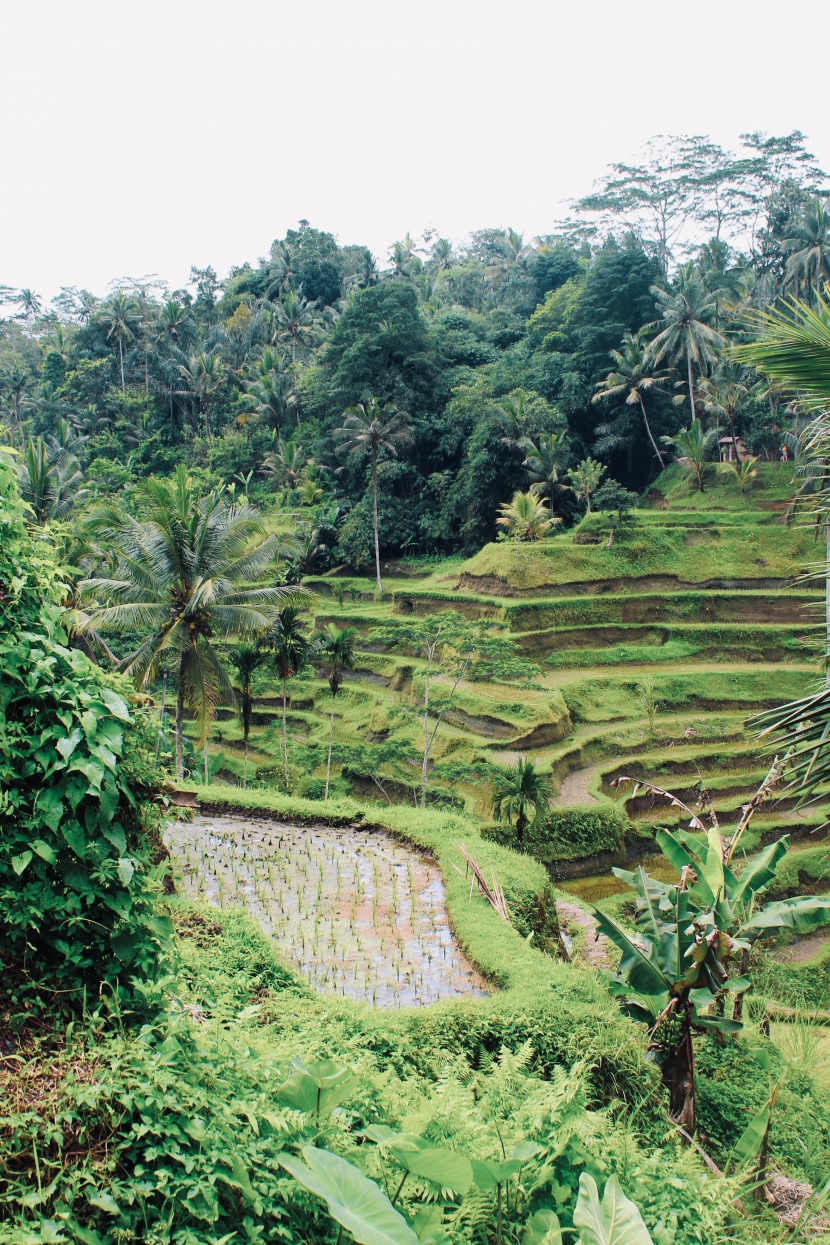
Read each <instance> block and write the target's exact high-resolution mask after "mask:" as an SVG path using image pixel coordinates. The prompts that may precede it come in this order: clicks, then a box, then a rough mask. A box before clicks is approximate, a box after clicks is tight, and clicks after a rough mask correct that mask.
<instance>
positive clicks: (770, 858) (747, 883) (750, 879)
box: [730, 834, 790, 908]
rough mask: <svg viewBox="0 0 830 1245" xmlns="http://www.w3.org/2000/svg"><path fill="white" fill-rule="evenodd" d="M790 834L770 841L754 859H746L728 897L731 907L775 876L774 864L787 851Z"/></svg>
mask: <svg viewBox="0 0 830 1245" xmlns="http://www.w3.org/2000/svg"><path fill="white" fill-rule="evenodd" d="M789 847H790V836H789V835H788V834H785V835H784V836H783V838H780V839H778V840H777V842H775V843H770V845H769V846H768V847H765V848H764V850H763V851H762V852H761V853H760V854H759V855H758V856H756V857H755V859H754V860H750V861H748V862H747V863H746V864H745V865H744V867H743V869H742V870H741V872H740V874H739V876H738V878H737V881H736V885H735V888H734V889H732V891H731V894H730V899H731V902H732V906H733V908H735V907H737V906H738V905H739V904H743V903H746V902H747V901H748V900H749V899H751V897H752V896H753V895H755V894H756V893H757V892H758V891H759V890H762V889H763V888H764V887H765V886H766V885H767V884H768V883H769V882H771V881H772V879H773V878H774V877H775V866H776V865H777V864H778V862H779V860H781V859H783V857H784V856H786V854H787V852H788V851H789Z"/></svg>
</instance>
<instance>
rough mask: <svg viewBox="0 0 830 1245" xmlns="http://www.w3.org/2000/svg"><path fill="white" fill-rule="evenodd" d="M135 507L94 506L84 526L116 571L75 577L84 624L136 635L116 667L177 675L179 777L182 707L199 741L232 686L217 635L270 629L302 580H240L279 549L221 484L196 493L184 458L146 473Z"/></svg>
mask: <svg viewBox="0 0 830 1245" xmlns="http://www.w3.org/2000/svg"><path fill="white" fill-rule="evenodd" d="M134 505H135V510H136V513H135V514H127V513H126V512H125V511H123V510H121V509H119V508H117V507H114V506H103V507H101V508H100V509H99V510H98V511H97V512H96V514H95V515H94V516H92V518H91V519H90V521H89V529H90V531H91V532H92V533H94V534H95V535H96V536H98V538H99V539H100V540H101V542H102V543H104V544H106V545H108V546H109V547H110V548H111V549H112V552H113V556H114V558H115V562H116V565H115V569H114V571H113V572H111V574H110V575H108V576H106V577H96V578H91V579H88V580H86V581H84V583H83V584H81V590H82V599H83V600H84V602H85V604H87V608H88V609H89V614H88V624H87V625H88V626H89V627H91V628H93V629H95V630H97V631H102V632H105V633H106V632H115V633H127V634H130V635H132V634H135V633H139V634H140V635H141V634H143V636H144V638H143V639H142V640H141V641H140V643H139V644H138V647H137V648H136V649H135V650H134V651H133V652H132V653H130V654H129V655H128V656H127V657H125V658H124V659H123V660H122V661H121V662H120V663H119V668H120V669H121V670H123V671H124V673H126V674H128V675H131V676H132V678H133V679H134V681H135V684H136V687H138V688H142V687H145V686H146V685H147V683H148V682H151V681H152V680H153V678H154V677H155V675H156V673H157V672H158V670H159V669H160V668H161V666H162V665H165V664H168V665H170V666H171V667H172V670H173V673H174V677H175V680H176V687H177V694H176V774H177V776H178V777H179V778H182V776H183V721H184V711H185V707H187V708H189V709H190V710H191V711H192V712H193V713H194V714H195V716H196V721H197V726H198V731H199V740H200V742H201V743H202V744H203V745H204V744H205V743H206V740H207V736H208V732H209V729H210V723H211V721H212V720H213V715H214V712H215V710H216V707H217V705H219V704H233V701H234V692H233V688H232V687H231V683H230V680H229V678H228V674H227V671H226V669H225V661H224V657H223V655H222V653H221V651H220V650H219V649H218V648H217V646H216V644H215V640H216V639H243V640H247V639H253V638H255V637H256V636H258V635H261V634H262V633H263V632H264V631H267V629H268V627H269V626H270V624H271V620H272V617H273V612H274V609H275V608H276V607H277V606H278V605H287V604H288V603H289V602H294V601H296V600H297V598H298V597H299V596H300V595H305V594H304V593H303V590H302V589H299V588H290V589H286V588H282V587H262V588H247V587H243V585H245V584H249V583H250V582H251V580H255V579H257V577H258V576H260V575H261V574H262V572H263V571H264V570H265V569H266V568H267V567H268V566H269V565H270V563H271V562H272V561H273V559H274V557H275V555H276V554H277V551H278V548H279V541H278V539H277V537H276V536H267V537H264V536H263V528H262V523H261V521H260V518H259V515H258V513H257V512H256V510H255V509H254V508H253V507H252V506H250V505H247V504H245V503H243V504H241V505H240V504H237V503H235V502H233V501H232V500H231V499H230V498H229V496H228V493H227V490H226V489H225V488H218V489H214V490H213V491H212V492H211V493H209V494H207V496H205V497H200V496H199V495H198V494H197V492H196V490H195V488H194V486H193V482H192V480H191V479H190V477H189V476H188V474H187V469H186V467H185V466H184V465H183V464H181V463H180V464H179V466H178V467H177V468H176V472H175V474H174V475H173V477H172V479H169V480H148V481H146V482H145V483H144V484H143V485H142V488H141V489H140V490H138V491H137V494H136V496H135V502H134Z"/></svg>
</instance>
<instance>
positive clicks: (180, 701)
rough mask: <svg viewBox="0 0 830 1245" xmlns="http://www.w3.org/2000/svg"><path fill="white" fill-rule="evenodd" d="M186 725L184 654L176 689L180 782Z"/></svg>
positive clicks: (177, 767)
mask: <svg viewBox="0 0 830 1245" xmlns="http://www.w3.org/2000/svg"><path fill="white" fill-rule="evenodd" d="M183 726H184V654H182V659H181V661H180V663H179V678H178V687H177V689H176V777H177V778H178V780H179V782H181V781H182V779H183V778H184V747H183V740H182V731H183Z"/></svg>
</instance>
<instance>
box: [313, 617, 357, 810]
mask: <svg viewBox="0 0 830 1245" xmlns="http://www.w3.org/2000/svg"><path fill="white" fill-rule="evenodd" d="M356 635H357V628H356V627H337V626H335V624H334V623H329V624H328V626H327V627H326V630H325V631H324V632H323V633H322V634H321V636H320V638H319V640H318V641H317V644H316V647H315V653H316V655H317V656H318V657H319V658H320V661H321V663H322V665H323V668H324V670H325V672H326V678H327V679H328V681H329V690H330V691H331V717H330V718H329V755H328V761H327V762H326V794H325V798H326V799H328V798H329V783H330V779H331V749H332V743H333V741H334V701H335V698H336V696H337V693H338V692H339V691H340V685H341V684H342V682H343V672H344V671H345V670H350V669H351V668H352V667H353V666H354V640H355V636H356Z"/></svg>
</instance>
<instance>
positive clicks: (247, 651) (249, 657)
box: [228, 644, 268, 786]
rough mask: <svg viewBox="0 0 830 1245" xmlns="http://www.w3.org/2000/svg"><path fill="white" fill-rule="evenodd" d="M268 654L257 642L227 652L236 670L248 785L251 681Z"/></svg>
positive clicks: (251, 702) (245, 773) (251, 700)
mask: <svg viewBox="0 0 830 1245" xmlns="http://www.w3.org/2000/svg"><path fill="white" fill-rule="evenodd" d="M267 660H268V654H267V652H265V650H264V649H263V648H261V646H260V645H258V644H240V645H239V646H238V647H237V648H232V649H231V650H230V652H229V653H228V661H229V662H230V664H231V665H232V666H233V668H234V670H235V672H236V683H235V686H234V691H235V692H236V695H237V700H238V703H239V716H240V718H241V719H242V741H243V744H244V746H245V770H244V778H243V785H244V786H247V785H248V738H249V736H250V734H251V719H252V717H253V709H254V700H253V695H252V692H251V683H252V680H253V677H254V674H255V673H256V671H257V670H259V668H260V666H264V665H265V663H266V662H267Z"/></svg>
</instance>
